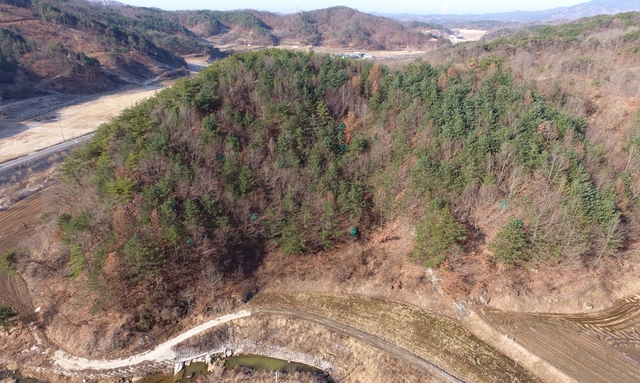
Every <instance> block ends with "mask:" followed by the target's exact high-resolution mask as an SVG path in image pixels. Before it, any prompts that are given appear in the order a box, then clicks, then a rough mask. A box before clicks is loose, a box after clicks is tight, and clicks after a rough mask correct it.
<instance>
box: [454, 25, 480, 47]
mask: <svg viewBox="0 0 640 383" xmlns="http://www.w3.org/2000/svg"><path fill="white" fill-rule="evenodd" d="M453 32H454V33H455V36H456V38H453V39H449V40H450V41H451V42H452V43H454V44H457V43H462V42H465V41H478V40H480V39H481V38H482V37H484V35H486V34H487V31H485V30H482V29H454V30H453ZM459 36H462V37H464V38H463V39H458V38H457V37H459Z"/></svg>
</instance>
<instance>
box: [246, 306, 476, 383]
mask: <svg viewBox="0 0 640 383" xmlns="http://www.w3.org/2000/svg"><path fill="white" fill-rule="evenodd" d="M252 311H253V312H254V313H264V314H276V315H288V316H292V317H295V318H298V319H303V320H306V321H309V322H313V323H316V324H319V325H321V326H324V327H326V328H328V329H330V330H333V331H336V332H338V333H341V334H343V335H346V336H348V337H352V338H355V339H357V340H359V341H361V342H364V343H366V344H368V345H370V346H372V347H375V348H377V349H378V350H380V351H383V352H386V353H387V354H389V355H391V356H393V357H394V358H396V359H399V360H401V361H403V362H405V363H407V364H409V365H412V366H414V367H418V368H419V369H421V370H422V371H424V372H425V373H426V374H428V375H429V376H432V377H434V378H436V379H437V380H438V381H440V382H443V383H449V382H455V383H460V382H464V381H463V380H460V379H458V378H457V377H455V376H453V375H451V374H450V373H448V372H447V371H445V370H443V369H441V368H440V367H438V366H436V365H435V364H433V363H431V362H429V361H428V360H425V359H422V358H420V357H419V356H417V355H415V354H414V353H412V352H410V351H408V350H405V349H404V348H401V347H398V346H396V345H395V344H393V343H391V342H388V341H386V340H384V339H381V338H378V337H377V336H375V335H372V334H369V333H366V332H364V331H360V330H358V329H356V328H354V327H351V326H349V325H347V324H344V323H342V322H338V321H336V320H333V319H329V318H326V317H323V316H320V315H316V314H312V313H308V312H304V311H297V310H291V309H282V308H275V307H274V308H255V309H253V310H252Z"/></svg>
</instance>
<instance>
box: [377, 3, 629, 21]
mask: <svg viewBox="0 0 640 383" xmlns="http://www.w3.org/2000/svg"><path fill="white" fill-rule="evenodd" d="M630 11H640V1H638V0H591V1H588V2H585V3H581V4H577V5H573V6H569V7H557V8H552V9H547V10H544V11H514V12H503V13H487V14H481V15H436V14H430V15H416V14H377V15H380V16H386V17H391V18H395V19H398V20H401V21H412V20H417V21H425V22H435V23H442V22H460V21H482V20H495V21H503V22H541V21H557V20H576V19H580V18H582V17H590V16H596V15H613V14H616V13H621V12H630Z"/></svg>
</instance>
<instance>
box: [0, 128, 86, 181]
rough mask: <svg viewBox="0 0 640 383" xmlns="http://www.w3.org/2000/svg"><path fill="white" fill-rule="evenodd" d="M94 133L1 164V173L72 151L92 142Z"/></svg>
mask: <svg viewBox="0 0 640 383" xmlns="http://www.w3.org/2000/svg"><path fill="white" fill-rule="evenodd" d="M93 135H94V133H89V134H87V135H84V136H81V137H76V138H74V139H72V140H69V141H65V142H61V143H59V144H57V145H53V146H50V147H48V148H46V149H42V150H38V151H37V152H33V153H31V154H28V155H26V156H23V157H19V158H16V159H13V160H10V161H6V162H3V163H0V173H1V172H4V171H6V170H10V169H11V168H14V167H17V166H20V165H23V164H25V163H28V162H31V161H35V160H38V159H40V158H42V157H46V156H49V155H51V154H55V153H59V152H61V151H63V150H67V149H71V148H73V147H74V146H76V145H78V144H80V143H82V142H87V141H89V140H91V138H93Z"/></svg>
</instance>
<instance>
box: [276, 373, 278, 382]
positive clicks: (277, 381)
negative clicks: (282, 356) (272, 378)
mask: <svg viewBox="0 0 640 383" xmlns="http://www.w3.org/2000/svg"><path fill="white" fill-rule="evenodd" d="M276 383H278V371H276Z"/></svg>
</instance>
